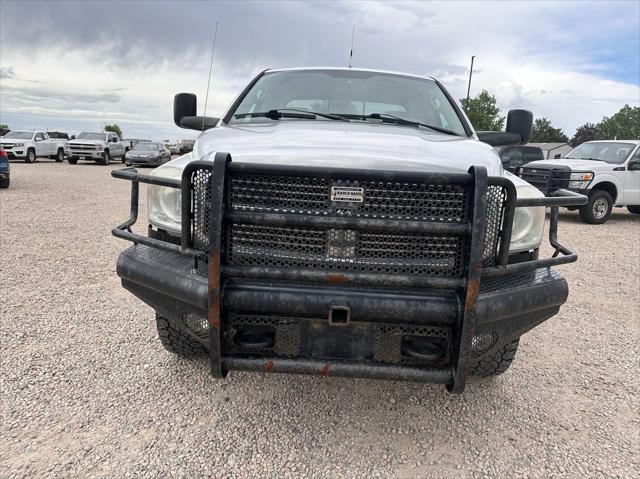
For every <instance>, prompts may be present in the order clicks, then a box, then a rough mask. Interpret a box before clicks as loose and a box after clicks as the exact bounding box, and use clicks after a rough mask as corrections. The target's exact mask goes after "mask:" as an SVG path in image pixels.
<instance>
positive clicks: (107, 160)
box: [98, 150, 111, 165]
mask: <svg viewBox="0 0 640 479" xmlns="http://www.w3.org/2000/svg"><path fill="white" fill-rule="evenodd" d="M110 162H111V155H110V154H109V150H106V151H105V152H104V153H103V154H102V159H101V160H99V161H98V163H100V164H101V165H108V164H109V163H110Z"/></svg>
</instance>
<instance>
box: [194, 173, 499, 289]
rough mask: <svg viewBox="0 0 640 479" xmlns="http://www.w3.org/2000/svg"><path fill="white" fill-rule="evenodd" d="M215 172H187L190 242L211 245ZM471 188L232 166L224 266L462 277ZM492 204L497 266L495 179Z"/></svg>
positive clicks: (488, 261) (486, 258) (492, 258)
mask: <svg viewBox="0 0 640 479" xmlns="http://www.w3.org/2000/svg"><path fill="white" fill-rule="evenodd" d="M354 177H357V174H355V175H354ZM212 178H213V176H212V173H211V171H210V170H206V169H197V170H195V171H194V172H193V174H192V176H191V184H192V198H191V228H190V229H191V231H190V238H191V243H192V244H193V246H194V247H195V248H197V249H202V250H206V249H207V248H208V239H209V215H210V205H211V195H210V185H211V181H212ZM336 187H339V188H347V189H349V188H351V189H352V190H355V191H357V192H358V194H357V195H356V196H355V199H354V200H353V201H351V198H350V197H349V196H347V197H345V198H346V201H336V200H334V199H332V198H333V197H332V189H333V188H336ZM352 190H350V191H352ZM472 196H473V185H472V184H470V183H468V182H467V183H464V182H460V181H458V182H454V181H451V182H445V181H437V180H436V181H433V183H429V182H421V181H420V179H419V175H416V180H413V181H396V180H388V181H387V180H371V179H356V178H349V177H340V178H333V177H328V176H323V175H319V174H318V175H314V174H309V175H306V176H305V175H295V174H291V175H282V174H256V173H247V172H245V171H243V170H242V169H240V171H234V170H231V172H230V173H229V174H228V176H227V181H226V186H225V195H224V198H225V199H224V202H225V218H226V220H225V221H224V224H223V231H222V243H221V248H222V256H223V264H225V265H227V266H234V267H245V268H246V267H248V268H264V269H292V268H293V269H304V270H316V271H322V272H325V273H331V272H343V273H366V274H390V275H416V276H429V277H441V278H461V277H463V276H464V275H465V273H466V265H467V263H468V257H469V247H470V236H469V235H465V234H460V233H453V232H452V231H451V228H456V227H458V226H454V225H459V226H463V225H469V223H470V221H471V216H472V213H471V211H472V209H471V208H472ZM487 202H488V208H487V218H486V240H485V245H484V251H483V264H484V265H485V266H491V265H495V264H496V258H497V256H498V253H499V251H498V250H499V244H500V240H501V238H502V228H503V219H504V211H505V206H506V203H507V192H506V190H505V189H504V188H503V187H502V186H497V185H489V189H488V190H487ZM234 214H235V216H234ZM243 214H244V215H247V214H253V216H252V217H253V218H254V219H253V220H252V221H246V220H245V221H243V216H242V215H243ZM255 214H258V215H259V216H258V217H259V220H260V221H257V220H256V219H255V218H256V216H255ZM262 214H265V216H264V219H263V218H262V217H260V216H261V215H262ZM269 215H270V216H269ZM300 216H307V217H315V218H317V217H327V218H336V219H338V218H353V219H362V220H363V221H367V223H366V224H365V226H362V225H360V226H358V227H351V226H350V227H337V226H336V224H335V223H334V222H331V221H324V222H322V220H321V219H319V220H318V221H321V222H322V223H321V224H320V223H318V222H313V221H307V220H306V219H304V221H303V222H304V223H305V224H304V225H300V221H301V220H303V219H301V220H296V221H290V220H288V219H287V218H290V219H291V218H296V217H300ZM230 217H233V220H231V219H229V218H230ZM276 217H277V219H278V221H276V219H275V218H276ZM283 218H284V220H283ZM380 220H389V221H393V222H396V223H395V224H397V225H398V229H397V230H396V229H395V228H393V229H392V228H389V227H386V228H382V227H381V226H379V223H377V222H379V221H380ZM270 221H271V222H276V223H277V224H272V223H270ZM283 221H284V222H283ZM336 221H337V220H336ZM309 223H311V224H309ZM409 223H413V224H419V223H431V224H440V225H442V224H445V225H452V226H443V228H447V231H446V232H444V233H439V232H438V233H435V232H413V231H406V230H405V229H403V228H404V226H403V225H404V224H409ZM385 224H387V223H385ZM414 231H415V230H414Z"/></svg>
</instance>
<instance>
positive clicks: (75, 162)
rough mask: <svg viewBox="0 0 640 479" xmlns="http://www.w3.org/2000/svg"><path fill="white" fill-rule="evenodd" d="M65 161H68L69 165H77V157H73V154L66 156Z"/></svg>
mask: <svg viewBox="0 0 640 479" xmlns="http://www.w3.org/2000/svg"><path fill="white" fill-rule="evenodd" d="M67 161H68V162H69V164H70V165H77V164H78V159H77V158H74V157H73V156H70V157H69V158H67Z"/></svg>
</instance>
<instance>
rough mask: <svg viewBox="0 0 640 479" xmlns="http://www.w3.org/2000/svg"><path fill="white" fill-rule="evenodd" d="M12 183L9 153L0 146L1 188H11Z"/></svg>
mask: <svg viewBox="0 0 640 479" xmlns="http://www.w3.org/2000/svg"><path fill="white" fill-rule="evenodd" d="M9 183H11V166H9V155H7V152H6V151H5V150H4V148H2V146H0V188H9Z"/></svg>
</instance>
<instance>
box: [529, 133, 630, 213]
mask: <svg viewBox="0 0 640 479" xmlns="http://www.w3.org/2000/svg"><path fill="white" fill-rule="evenodd" d="M520 177H521V178H522V179H524V180H526V181H528V182H529V183H531V184H532V185H534V186H536V187H538V188H539V189H540V190H541V191H542V192H543V193H545V194H546V195H549V194H553V193H554V192H555V191H556V190H558V189H559V188H565V189H568V190H573V191H577V192H579V193H582V194H584V195H586V196H588V197H589V202H588V203H587V204H586V205H584V206H582V207H580V208H578V209H579V211H580V217H581V218H582V220H583V221H584V222H585V223H590V224H602V223H604V222H606V221H607V220H608V219H609V216H611V212H612V211H613V207H614V206H626V207H627V209H628V210H629V211H630V212H631V213H636V214H640V141H638V140H616V141H613V140H609V141H588V142H586V143H582V144H581V145H580V146H578V147H577V148H575V149H574V150H572V151H570V152H569V153H568V154H567V155H566V156H565V157H564V158H561V159H557V160H543V161H536V162H533V163H529V164H527V165H526V166H524V167H523V168H522V169H521V170H520Z"/></svg>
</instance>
